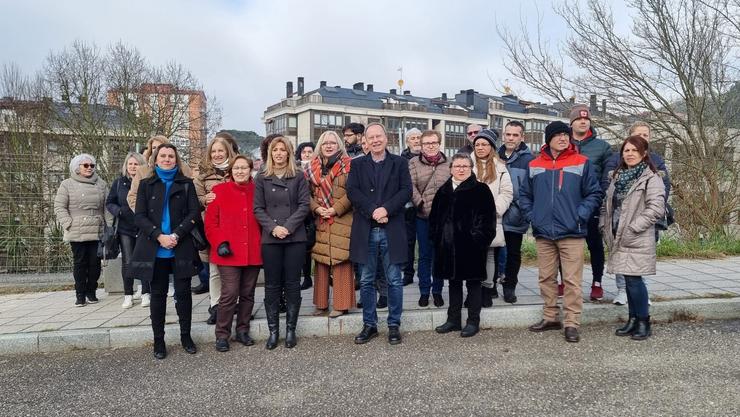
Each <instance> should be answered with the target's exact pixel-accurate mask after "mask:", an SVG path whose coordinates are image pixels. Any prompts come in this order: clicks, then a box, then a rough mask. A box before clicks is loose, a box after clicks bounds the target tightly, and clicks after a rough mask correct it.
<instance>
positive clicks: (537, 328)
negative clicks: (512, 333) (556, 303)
mask: <svg viewBox="0 0 740 417" xmlns="http://www.w3.org/2000/svg"><path fill="white" fill-rule="evenodd" d="M562 328H563V323H561V322H559V321H545V320H544V319H543V320H540V321H539V322H537V323H535V324H533V325H531V326H529V327H528V329H529V331H530V332H544V331H547V330H560V329H562Z"/></svg>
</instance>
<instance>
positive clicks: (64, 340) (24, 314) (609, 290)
mask: <svg viewBox="0 0 740 417" xmlns="http://www.w3.org/2000/svg"><path fill="white" fill-rule="evenodd" d="M69 279H70V282H71V277H70V278H69ZM647 282H648V290H649V293H650V296H651V299H652V300H653V301H654V303H653V310H654V311H653V315H654V316H656V314H655V313H656V311H657V312H661V311H662V314H663V315H664V316H665V317H667V318H670V316H671V314H675V311H674V310H676V309H678V310H681V311H683V310H686V309H687V308H689V309H690V307H691V306H692V305H699V304H701V305H705V304H706V303H698V302H692V301H689V300H687V301H684V302H680V303H677V304H676V303H674V304H671V305H675V306H678V307H676V308H674V309H673V310H670V309H667V307H664V308H662V309H661V308H657V307H658V305H659V304H662V302H669V301H675V300H679V299H694V300H695V301H696V299H712V300H714V301H717V302H720V301H728V302H730V304H728V303H719V304H722V305H723V306H724V307H722V309H723V311H724V312H723V313H722V314H728V313H727V311H729V310H732V309H733V308H734V309H735V310H736V311H737V316H738V317H740V308H736V307H732V306H734V305H736V304H737V305H738V306H740V257H733V258H726V259H721V260H668V261H661V262H659V263H658V275H655V276H652V277H648V279H647ZM603 284H604V289H605V299H604V300H603V301H602V302H598V303H590V302H589V301H588V295H589V292H590V285H591V270H590V268H589V267H586V268H585V270H584V283H583V294H584V300H586V302H585V303H584V306H585V309H584V310H585V311H584V315H583V316H584V317H583V319H584V322H588V321H589V320H601V321H605V320H611V321H614V320H617V319H619V318H623V317H625V316H626V313H627V307H626V306H615V305H613V304H611V300H612V299H613V297H614V295H615V292H616V287H615V284H614V279H613V277H611V276H605V277H604V280H603ZM499 288H500V287H499ZM312 291H313V290H312V289H309V290H306V291H303V305H302V306H301V315H302V316H304V317H303V318H301V320H299V326H298V327H299V333H300V334H302V335H304V336H321V335H326V334H351V333H354V332H356V331H359V329H360V328H361V326H362V315H361V311H360V310H357V309H355V310H353V311H352V312H351V313H350V314H348V315H346V316H343V317H341V318H339V319H328V318H326V317H313V316H312V315H311V312H312V311H313V304H312V302H311V300H312V298H313V293H312ZM538 294H539V290H538V286H537V269H536V268H535V267H523V268H522V270H521V273H520V283H519V286H518V287H517V296H518V298H519V301H518V303H516V304H514V305H510V304H506V303H504V302H503V301H502V299H501V298H498V299H496V300H494V307H493V308H491V309H484V311H483V315H482V323H481V325H482V327H484V328H485V327H492V326H496V327H511V326H519V325H524V324H526V323H527V322H529V321H534V320H536V319H537V318H538V317H539V314H540V311H541V308H540V307H539V306H540V305H541V304H542V301H541V299H540V297H539V295H538ZM263 297H264V291H263V288H262V287H260V288H257V293H256V296H255V299H256V303H255V321H254V322H253V324H252V333H253V336H254V337H256V338H257V339H260V338H263V337H264V336H266V334H267V333H266V332H267V330H266V324H265V320H264V317H265V314H264V309H263V306H262V299H263ZM444 297H445V301H447V300H448V298H447V287H446V286H445V295H444ZM74 298H75V297H74V292H73V291H60V292H39V293H26V294H14V295H4V296H0V354H3V353H11V352H22V351H27V350H31V351H45V350H49V351H53V350H60V349H65V348H75V347H77V348H80V347H81V348H86V347H95V346H96V345H95V343H98V342H99V343H101V346H102V347H116V346H138V345H141V344H142V343H146V342H147V341H149V340H150V339H151V327H150V322H149V309H148V308H142V307H141V305H140V304H139V302H138V301H137V302H136V303H135V304H134V307H133V308H130V309H126V310H124V309H122V308H121V303H122V300H123V296H122V295H108V294H106V293H105V292H104V291H103V290H99V291H98V298H99V299H100V302H99V303H97V304H88V305H87V306H85V307H74V305H73V304H74ZM418 298H419V290H418V286H417V283H416V282H415V283H414V284H413V285H409V286H407V287H405V288H404V316H403V324H402V330H404V331H410V330H431V329H432V328H433V326H436V325H438V324H440V321H444V318H445V314H446V308H445V307H443V308H435V307H433V306H431V303H430V307H424V308H422V307H419V306H418V305H417V301H418ZM705 301H706V300H705ZM733 303H734V304H733ZM709 304H711V305H715V304H717V303H709ZM719 304H717V305H719ZM208 305H209V302H208V295H207V294H203V295H194V296H193V323H194V327H193V332H194V333H195V334H196V335H197V338H196V341H197V340H198V339H200V340H201V341H212V340H213V327H212V326H207V325H205V323H204V322H205V320H206V318H207V317H208V311H207V309H208ZM666 306H668V304H666ZM656 308H657V309H656ZM682 309H683V310H682ZM728 309H729V310H728ZM669 310H670V311H669ZM671 311H673V313H671ZM692 311H694V313H692V314H698V315H701V309H699V310H692ZM380 316H381V317H380V322H383V321H384V317H385V316H384V314H383V313H380ZM281 320H282V319H281ZM166 321H167V323H168V324H174V326H169V328H168V335H169V336H168V337H170V336H175V335H176V334H177V332H175V331H173V330H176V328H177V325H176V323H177V315H176V313H175V308H174V305H173V302H172V298H169V299H168V315H167V318H166ZM170 328H171V330H170ZM281 330H283V331H284V329H281ZM86 335H99V336H100V335H104V336H101V337H103V339H104V340H103V339H101V340H102V341H100V340H99V341H98V342H95V343H91V344H90V343H86V340H87V338H86ZM194 337H196V336H195V335H194ZM52 339H53V340H55V342H54V343H56V344H54V343H52V344H51V345H49V346H45V345H44V343H42V341H44V340H47V341H48V340H52ZM34 340H35V342H34ZM70 340H71V342H70ZM114 340H115V342H114ZM173 340H174V339H173ZM19 343H20V344H19ZM34 343H35V344H34ZM34 346H35V347H34Z"/></svg>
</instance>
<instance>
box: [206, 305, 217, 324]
mask: <svg viewBox="0 0 740 417" xmlns="http://www.w3.org/2000/svg"><path fill="white" fill-rule="evenodd" d="M208 313H210V316H208V320H206V323H208V324H210V325H214V324H216V319H217V318H218V304H216V305H215V306H212V307H210V308H208Z"/></svg>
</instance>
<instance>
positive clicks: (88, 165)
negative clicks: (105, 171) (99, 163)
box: [80, 164, 95, 169]
mask: <svg viewBox="0 0 740 417" xmlns="http://www.w3.org/2000/svg"><path fill="white" fill-rule="evenodd" d="M80 166H81V167H83V168H85V169H87V168H95V164H80Z"/></svg>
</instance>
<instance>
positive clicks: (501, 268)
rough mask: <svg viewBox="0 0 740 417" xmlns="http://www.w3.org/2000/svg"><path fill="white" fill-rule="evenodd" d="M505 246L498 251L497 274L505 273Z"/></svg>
mask: <svg viewBox="0 0 740 417" xmlns="http://www.w3.org/2000/svg"><path fill="white" fill-rule="evenodd" d="M506 256H507V251H506V246H502V247H501V249H500V250H499V251H498V269H497V271H498V273H499V274H503V273H504V271H506Z"/></svg>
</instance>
